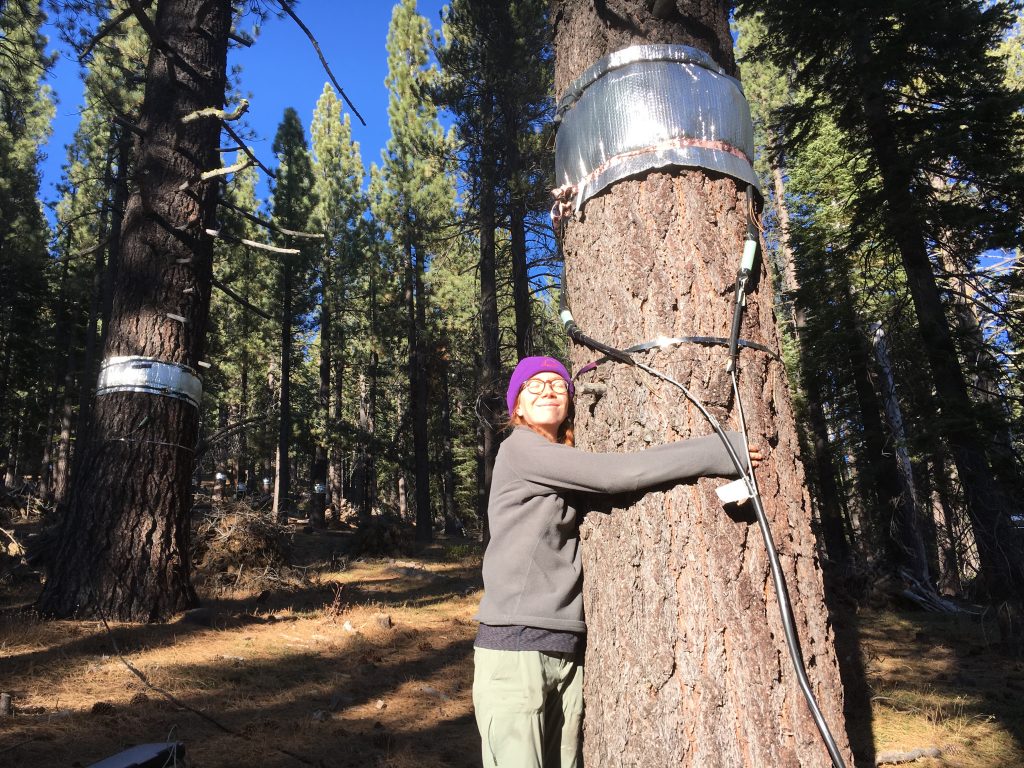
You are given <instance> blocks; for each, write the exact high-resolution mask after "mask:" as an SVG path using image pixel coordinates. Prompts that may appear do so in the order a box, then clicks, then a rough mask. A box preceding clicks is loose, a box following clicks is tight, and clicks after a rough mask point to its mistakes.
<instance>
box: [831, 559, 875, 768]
mask: <svg viewBox="0 0 1024 768" xmlns="http://www.w3.org/2000/svg"><path fill="white" fill-rule="evenodd" d="M822 578H823V581H824V587H825V605H826V607H827V608H828V613H829V620H830V621H831V623H832V630H833V632H834V633H835V647H836V660H837V661H838V663H839V676H840V678H841V679H842V682H843V714H844V716H845V719H846V735H847V737H848V738H849V740H850V749H851V750H853V758H854V764H855V766H856V767H857V768H874V766H875V757H876V756H875V734H874V730H873V727H872V717H871V686H870V685H869V683H868V678H867V670H866V669H865V668H864V656H863V652H862V649H861V642H860V626H859V623H858V618H857V610H856V608H857V607H856V604H855V603H854V602H853V601H852V600H850V598H849V597H847V594H848V593H847V591H846V585H845V584H844V583H843V579H842V576H841V574H840V572H839V567H838V566H836V565H833V564H828V563H826V566H825V567H824V568H823V569H822ZM830 725H831V724H830ZM833 727H834V726H833Z"/></svg>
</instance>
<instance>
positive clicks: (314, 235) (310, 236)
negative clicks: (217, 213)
mask: <svg viewBox="0 0 1024 768" xmlns="http://www.w3.org/2000/svg"><path fill="white" fill-rule="evenodd" d="M217 204H218V205H223V206H224V207H225V208H230V209H231V210H232V211H234V212H235V213H237V214H239V215H240V216H243V217H244V218H246V219H248V220H249V221H251V222H252V223H253V224H259V225H260V226H261V227H266V228H267V229H269V230H270V231H271V232H277V233H278V234H281V235H287V236H288V237H301V238H305V239H307V240H323V239H324V234H323V233H322V232H296V231H295V230H294V229H285V228H284V227H279V226H277V225H276V224H271V223H270V222H269V221H265V220H264V219H261V218H260V217H259V216H254V215H253V214H251V213H249V212H248V211H244V210H242V209H241V208H239V207H238V206H237V205H233V204H232V203H229V202H228V201H227V200H225V199H224V198H220V199H218V200H217Z"/></svg>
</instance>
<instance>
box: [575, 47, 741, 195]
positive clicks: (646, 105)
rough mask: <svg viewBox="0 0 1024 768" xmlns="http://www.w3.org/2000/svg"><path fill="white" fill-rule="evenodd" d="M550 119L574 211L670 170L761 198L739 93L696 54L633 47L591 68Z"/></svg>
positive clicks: (682, 49) (706, 59) (736, 83)
mask: <svg viewBox="0 0 1024 768" xmlns="http://www.w3.org/2000/svg"><path fill="white" fill-rule="evenodd" d="M555 120H556V122H558V123H559V127H558V133H557V135H556V137H555V180H556V184H558V185H563V184H571V185H574V186H575V187H576V188H577V194H576V210H577V211H578V210H579V209H580V208H581V207H582V206H583V204H584V203H585V202H586V201H587V200H589V199H590V198H591V197H593V196H594V195H596V194H597V193H598V192H600V191H601V190H602V189H604V188H605V187H607V186H609V185H611V184H613V183H615V182H616V181H620V180H621V179H624V178H627V177H629V176H634V175H636V174H639V173H643V172H644V171H649V170H652V169H654V168H664V167H667V166H674V165H676V166H688V167H694V168H705V169H708V170H711V171H717V172H718V173H723V174H726V175H727V176H732V177H733V178H735V179H738V180H739V181H741V182H742V183H743V184H744V185H746V184H752V185H753V186H754V187H755V188H758V189H760V185H759V184H758V180H757V174H756V173H755V172H754V167H753V158H754V127H753V123H752V122H751V119H750V107H749V106H748V105H747V100H746V98H745V97H744V95H743V88H742V87H741V86H740V83H739V81H738V80H736V79H735V78H732V77H729V76H728V75H726V74H725V73H724V71H723V70H722V68H721V67H719V66H718V65H717V64H715V62H714V61H713V60H712V59H711V57H710V56H709V55H708V54H706V53H704V52H703V51H700V50H698V49H696V48H691V47H690V46H687V45H634V46H631V47H629V48H624V49H623V50H621V51H615V52H614V53H611V54H609V55H607V56H605V57H603V58H601V59H599V60H598V61H597V63H595V64H594V65H593V66H591V67H590V68H589V69H587V71H586V72H584V73H583V74H582V75H581V76H580V77H579V78H577V79H576V81H575V82H574V83H573V84H572V85H571V86H570V87H569V90H568V91H567V93H566V94H565V96H564V97H563V98H562V100H561V101H560V102H559V104H558V111H557V114H556V117H555Z"/></svg>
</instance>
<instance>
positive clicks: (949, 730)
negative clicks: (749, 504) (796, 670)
mask: <svg viewBox="0 0 1024 768" xmlns="http://www.w3.org/2000/svg"><path fill="white" fill-rule="evenodd" d="M291 539H292V541H291V544H290V561H291V565H290V571H289V572H290V574H291V575H290V576H289V578H287V579H283V580H280V581H279V582H278V584H277V586H276V587H273V588H271V589H269V590H268V589H262V590H261V591H260V592H258V593H257V592H256V591H255V589H256V587H255V585H252V584H249V585H247V584H246V583H245V579H242V580H241V581H239V582H238V586H237V587H236V586H235V583H236V582H235V581H234V580H232V579H230V578H221V579H218V578H209V579H207V580H205V581H204V588H205V589H206V593H205V595H204V596H205V598H206V600H205V606H206V607H205V609H204V611H203V612H202V613H201V614H199V615H198V616H195V617H192V619H194V620H185V619H179V620H178V621H176V622H172V623H168V624H162V625H154V626H143V625H128V624H122V625H116V626H113V627H111V631H110V632H109V633H108V631H107V629H106V628H105V627H104V626H103V624H102V623H98V622H85V621H83V622H39V621H37V620H35V619H34V618H33V617H31V616H30V615H26V614H25V613H24V612H17V611H12V610H7V611H3V612H0V690H4V691H8V692H10V693H12V694H13V695H14V700H15V704H16V706H17V713H16V714H15V716H13V717H10V718H6V719H4V720H0V766H11V767H12V768H15V767H18V768H20V767H21V766H25V767H26V768H28V767H31V768H49V767H50V766H54V767H56V766H75V765H89V764H90V763H92V762H94V761H97V760H100V759H101V758H103V757H106V756H108V755H111V754H114V753H116V752H118V751H119V750H121V749H124V748H126V747H128V746H130V745H132V744H137V743H143V742H150V741H164V740H168V739H177V740H181V741H183V742H185V744H186V752H187V754H186V758H185V760H184V761H179V763H178V765H179V766H182V765H184V766H188V768H218V767H220V766H224V767H231V768H234V767H235V766H261V767H267V768H276V767H277V766H280V767H281V768H291V767H294V766H301V765H324V766H331V768H342V767H343V766H357V765H358V766H372V767H373V768H442V767H448V768H463V767H467V768H468V766H475V765H478V764H479V758H478V753H479V741H478V736H477V734H476V728H475V725H474V722H473V716H472V703H471V681H472V668H471V667H472V648H471V646H472V639H473V635H474V633H475V624H474V623H473V622H472V620H471V616H472V615H473V612H474V611H475V609H476V606H477V603H478V601H479V598H480V582H479V565H480V553H479V549H478V547H477V546H476V545H475V544H466V543H464V542H460V543H459V544H457V545H452V544H444V543H442V544H438V545H435V546H433V547H432V548H430V549H428V550H426V551H425V552H422V553H421V554H420V555H418V556H416V557H403V558H401V559H397V560H395V559H388V558H378V559H367V560H356V561H352V562H349V561H348V560H346V559H345V558H344V557H341V556H340V555H339V552H340V551H341V550H342V549H343V546H344V544H345V543H346V541H347V540H346V535H345V534H338V533H337V532H331V531H328V532H317V533H315V534H303V533H301V532H298V531H295V532H293V534H292V535H291ZM225 567H226V568H227V569H228V570H227V572H228V573H230V572H231V570H230V568H231V566H230V564H229V565H228V566H225ZM264 586H265V585H264ZM243 587H247V588H243ZM34 588H35V587H34V585H33V584H31V583H27V584H25V585H24V587H23V591H22V594H21V596H22V598H23V599H26V600H27V599H31V597H32V596H33V592H32V590H33V589H34ZM15 597H17V596H16V595H15ZM12 600H13V598H12V599H11V600H7V602H6V605H11V604H12ZM0 607H3V606H2V605H0ZM385 616H386V617H388V618H389V619H390V622H388V621H386V620H384V618H383V617H385ZM855 621H856V623H857V634H858V639H859V648H860V652H861V657H862V661H863V665H864V669H865V672H866V675H867V682H868V685H869V694H870V709H871V733H870V734H869V738H870V743H873V749H874V752H875V754H876V755H877V754H881V753H885V752H891V751H899V752H908V751H911V750H913V749H918V748H922V747H938V748H939V749H941V750H942V755H941V757H940V758H937V759H935V758H926V759H922V760H918V761H917V762H915V763H913V765H914V766H916V767H917V768H936V767H937V766H946V767H947V768H1008V767H1009V766H1024V749H1022V744H1024V662H1022V661H1021V660H1020V659H1013V658H1009V657H1006V656H1003V655H1000V653H999V652H998V650H997V648H996V647H995V646H994V645H993V644H992V643H991V642H990V641H991V639H992V638H991V627H990V626H989V627H985V626H984V625H981V624H978V623H975V622H972V621H970V620H969V619H967V618H961V619H949V618H937V617H931V616H926V615H923V614H920V613H915V614H909V613H895V612H889V611H878V610H875V611H864V612H862V613H860V614H859V615H857V616H856V619H855ZM986 629H988V630H989V635H988V636H986V632H985V630H986ZM115 643H116V646H117V648H118V649H120V654H119V653H118V652H116V651H115V648H114V644H115ZM125 662H127V663H128V664H130V665H131V666H133V667H134V668H135V669H137V670H138V671H139V672H141V673H142V674H143V675H144V676H145V678H146V680H148V682H149V683H150V685H151V686H153V687H155V688H159V689H162V690H165V691H166V692H168V693H170V694H171V695H172V696H173V697H174V699H175V700H176V701H177V702H179V703H174V702H172V701H169V700H168V699H167V698H165V697H164V696H162V695H161V694H160V693H159V692H158V691H156V690H154V688H153V687H150V686H147V685H146V683H144V682H143V681H142V680H140V679H139V677H138V676H136V675H135V674H134V673H133V672H132V671H131V670H130V669H129V667H128V666H127V665H126V663H125ZM179 704H180V705H179ZM867 708H868V705H867V704H865V710H866V709H867ZM197 712H202V713H204V714H205V715H208V716H209V717H211V718H213V719H214V720H216V723H217V724H214V723H211V722H210V721H208V720H206V719H204V718H203V717H202V716H200V715H199V714H197ZM219 726H223V729H226V731H227V732H226V731H225V730H222V729H221V728H220V727H219ZM869 751H870V750H869ZM871 762H872V761H871V759H870V757H869V758H868V762H864V761H863V760H862V761H861V763H860V764H862V765H868V764H871ZM599 768H600V767H599Z"/></svg>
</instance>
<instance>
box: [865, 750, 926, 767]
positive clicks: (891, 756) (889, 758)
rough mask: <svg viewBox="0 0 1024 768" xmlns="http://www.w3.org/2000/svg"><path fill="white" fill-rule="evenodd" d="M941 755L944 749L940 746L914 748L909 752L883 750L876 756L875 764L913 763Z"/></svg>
mask: <svg viewBox="0 0 1024 768" xmlns="http://www.w3.org/2000/svg"><path fill="white" fill-rule="evenodd" d="M941 755H942V750H941V749H939V748H938V747H924V748H923V749H912V750H911V751H909V752H881V753H879V754H878V756H877V757H875V765H900V764H901V763H913V762H915V761H917V760H920V759H921V758H924V757H940V756H941Z"/></svg>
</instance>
